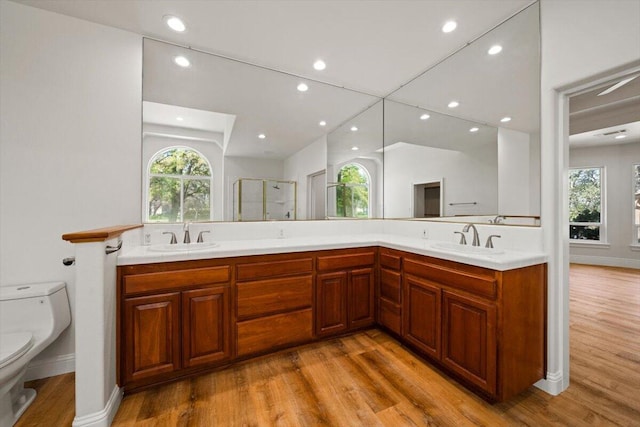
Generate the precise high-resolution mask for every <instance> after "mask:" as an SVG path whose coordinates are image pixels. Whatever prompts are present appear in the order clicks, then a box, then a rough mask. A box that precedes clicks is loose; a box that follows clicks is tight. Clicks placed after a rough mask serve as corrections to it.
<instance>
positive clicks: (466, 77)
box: [387, 7, 540, 133]
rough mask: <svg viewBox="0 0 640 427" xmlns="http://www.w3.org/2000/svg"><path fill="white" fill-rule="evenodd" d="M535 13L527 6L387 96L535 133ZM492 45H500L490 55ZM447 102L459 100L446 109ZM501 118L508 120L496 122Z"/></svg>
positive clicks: (537, 86)
mask: <svg viewBox="0 0 640 427" xmlns="http://www.w3.org/2000/svg"><path fill="white" fill-rule="evenodd" d="M538 15H539V9H538V8H537V7H529V8H528V9H526V10H524V11H523V12H521V13H519V14H517V15H515V16H513V17H512V18H510V19H509V20H507V21H506V22H504V23H503V24H501V25H500V26H498V27H496V28H494V29H493V30H491V31H489V32H488V33H486V34H485V35H483V36H482V37H480V38H478V39H477V40H475V41H474V42H473V43H471V44H470V45H469V46H467V47H465V48H464V49H462V50H460V51H459V52H457V53H456V54H455V55H452V56H450V57H449V58H447V59H445V60H444V61H442V62H441V63H440V64H438V65H437V66H436V67H434V68H432V69H429V70H427V71H426V72H424V73H423V74H422V75H420V76H419V77H417V78H416V79H415V80H413V81H411V82H409V83H407V84H406V85H404V86H403V87H402V88H400V89H398V90H397V91H396V92H394V93H392V94H390V95H389V96H388V97H387V98H388V99H391V100H393V101H399V102H403V103H405V104H409V105H415V106H419V107H421V108H424V109H426V110H431V111H435V112H441V113H445V114H450V115H454V116H456V117H460V118H464V119H467V120H471V121H475V122H480V123H486V124H488V125H491V126H495V127H503V128H507V129H513V130H518V131H521V132H527V133H537V132H539V128H540V111H539V97H540V63H539V57H540V54H539V50H540V48H539V45H540V36H539V31H538V26H539V19H538ZM496 45H498V46H501V47H502V50H501V51H500V52H499V53H497V54H493V55H492V54H489V52H488V51H489V49H490V48H491V47H492V46H496ZM471 64H472V65H471ZM451 101H457V102H458V103H459V105H458V106H457V107H455V109H451V108H448V104H449V103H450V102H451ZM504 117H510V118H511V120H510V121H509V122H508V123H504V122H501V119H502V118H504Z"/></svg>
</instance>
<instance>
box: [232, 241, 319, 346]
mask: <svg viewBox="0 0 640 427" xmlns="http://www.w3.org/2000/svg"><path fill="white" fill-rule="evenodd" d="M256 260H257V261H258V262H256ZM236 292H237V298H236V300H237V323H236V336H237V343H236V346H237V347H236V348H237V350H236V354H237V355H238V356H239V357H243V356H247V355H251V354H257V353H264V352H267V351H272V350H276V349H279V348H283V347H287V346H291V345H295V344H300V343H304V342H308V341H310V340H312V339H313V309H312V307H313V257H312V256H311V255H310V254H308V253H306V254H305V253H302V254H285V255H265V256H260V257H245V258H242V259H240V260H239V262H238V264H237V265H236Z"/></svg>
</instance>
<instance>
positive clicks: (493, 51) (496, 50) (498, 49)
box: [487, 44, 502, 55]
mask: <svg viewBox="0 0 640 427" xmlns="http://www.w3.org/2000/svg"><path fill="white" fill-rule="evenodd" d="M500 52H502V46H500V45H499V44H496V45H493V46H491V48H490V49H489V50H488V51H487V53H488V54H489V55H497V54H499V53H500Z"/></svg>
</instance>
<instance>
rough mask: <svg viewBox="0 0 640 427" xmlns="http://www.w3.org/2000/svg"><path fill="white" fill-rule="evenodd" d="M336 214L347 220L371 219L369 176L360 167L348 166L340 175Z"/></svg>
mask: <svg viewBox="0 0 640 427" xmlns="http://www.w3.org/2000/svg"><path fill="white" fill-rule="evenodd" d="M338 183H339V184H340V185H338V186H337V187H336V213H337V216H339V217H345V218H368V217H369V175H368V174H367V172H366V171H365V170H364V169H363V168H362V167H361V166H359V165H356V164H353V163H352V164H348V165H346V166H344V167H342V169H340V172H339V173H338Z"/></svg>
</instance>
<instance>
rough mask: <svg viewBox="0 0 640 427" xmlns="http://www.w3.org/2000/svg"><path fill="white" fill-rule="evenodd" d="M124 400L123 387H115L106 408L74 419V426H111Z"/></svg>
mask: <svg viewBox="0 0 640 427" xmlns="http://www.w3.org/2000/svg"><path fill="white" fill-rule="evenodd" d="M120 402H122V389H121V388H120V387H118V386H115V387H114V388H113V391H112V392H111V396H110V397H109V400H108V401H107V404H106V406H105V407H104V409H102V410H101V411H98V412H94V413H92V414H86V415H83V416H81V417H78V416H77V415H76V417H75V418H74V419H73V423H72V424H71V426H72V427H109V426H110V425H111V422H112V421H113V419H114V418H115V416H116V413H117V412H118V408H119V407H120Z"/></svg>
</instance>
